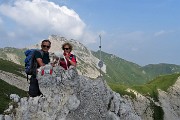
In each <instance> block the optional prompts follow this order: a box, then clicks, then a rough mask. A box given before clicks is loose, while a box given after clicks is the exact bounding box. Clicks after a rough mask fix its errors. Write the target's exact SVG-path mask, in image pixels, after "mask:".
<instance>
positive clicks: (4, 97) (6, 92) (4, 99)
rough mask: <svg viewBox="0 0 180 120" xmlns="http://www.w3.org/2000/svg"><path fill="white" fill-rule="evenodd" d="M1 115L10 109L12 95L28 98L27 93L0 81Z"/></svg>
mask: <svg viewBox="0 0 180 120" xmlns="http://www.w3.org/2000/svg"><path fill="white" fill-rule="evenodd" d="M0 91H1V92H0V114H2V113H3V111H4V110H5V109H7V108H8V106H9V103H10V102H11V100H10V98H9V96H10V95H11V94H17V95H19V96H20V97H25V96H27V92H26V91H23V90H21V89H19V88H17V87H15V86H12V85H10V84H8V83H6V82H5V81H3V80H1V79H0Z"/></svg>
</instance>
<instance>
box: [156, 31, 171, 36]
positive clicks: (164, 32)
mask: <svg viewBox="0 0 180 120" xmlns="http://www.w3.org/2000/svg"><path fill="white" fill-rule="evenodd" d="M173 32H174V31H172V30H169V31H165V30H161V31H158V32H155V33H154V36H155V37H158V36H164V35H167V34H169V33H173Z"/></svg>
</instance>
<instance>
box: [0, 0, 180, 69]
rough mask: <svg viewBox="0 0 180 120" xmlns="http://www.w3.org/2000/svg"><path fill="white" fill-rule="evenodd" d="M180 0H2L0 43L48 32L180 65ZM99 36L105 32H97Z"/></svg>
mask: <svg viewBox="0 0 180 120" xmlns="http://www.w3.org/2000/svg"><path fill="white" fill-rule="evenodd" d="M179 13H180V0H0V48H3V47H16V48H23V47H27V46H30V45H34V44H37V43H39V42H40V41H41V40H43V39H46V38H48V37H49V36H50V35H59V36H62V37H65V38H67V39H75V40H78V41H80V42H81V43H83V44H84V45H85V46H86V47H87V48H89V49H90V50H94V51H97V50H98V49H99V44H100V38H101V46H102V48H101V50H102V51H104V52H107V53H110V54H114V55H116V56H118V57H120V58H122V59H125V60H127V61H130V62H133V63H136V64H138V65H141V66H144V65H147V64H159V63H169V64H177V65H180V54H179V51H180V14H179ZM99 36H101V37H99Z"/></svg>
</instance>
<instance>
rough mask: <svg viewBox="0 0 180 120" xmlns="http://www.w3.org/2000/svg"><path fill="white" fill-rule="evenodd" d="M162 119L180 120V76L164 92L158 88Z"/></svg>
mask: <svg viewBox="0 0 180 120" xmlns="http://www.w3.org/2000/svg"><path fill="white" fill-rule="evenodd" d="M158 92H159V102H160V105H161V107H162V109H163V111H164V120H180V77H179V78H178V80H177V81H176V83H175V84H174V85H173V86H171V87H170V88H169V89H168V90H167V91H166V92H165V91H162V90H160V89H159V90H158Z"/></svg>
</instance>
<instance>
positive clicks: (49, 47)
mask: <svg viewBox="0 0 180 120" xmlns="http://www.w3.org/2000/svg"><path fill="white" fill-rule="evenodd" d="M42 47H43V48H45V47H46V48H50V47H51V46H47V45H42Z"/></svg>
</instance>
